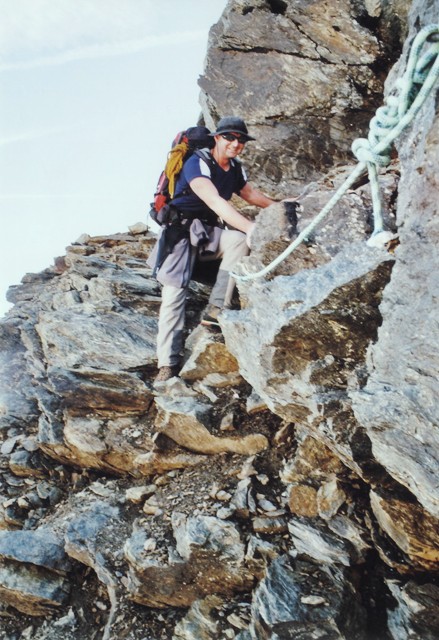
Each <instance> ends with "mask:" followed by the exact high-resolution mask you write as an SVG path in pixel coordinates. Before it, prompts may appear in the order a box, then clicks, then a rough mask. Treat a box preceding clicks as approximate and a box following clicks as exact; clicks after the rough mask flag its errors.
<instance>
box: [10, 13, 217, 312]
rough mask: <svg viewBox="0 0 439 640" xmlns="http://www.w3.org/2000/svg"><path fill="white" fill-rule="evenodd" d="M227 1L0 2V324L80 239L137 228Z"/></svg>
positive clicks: (194, 111) (189, 121) (191, 107)
mask: <svg viewBox="0 0 439 640" xmlns="http://www.w3.org/2000/svg"><path fill="white" fill-rule="evenodd" d="M226 4H227V0H161V2H157V0H0V221H1V229H0V317H2V316H3V315H4V314H5V312H6V311H7V310H8V309H10V308H11V306H12V305H11V304H10V303H8V302H7V301H6V297H5V296H6V290H7V289H8V287H9V286H10V285H15V284H19V283H20V281H21V279H22V277H23V276H24V275H25V274H26V273H38V272H40V271H42V270H43V269H45V268H47V267H49V266H51V265H52V264H53V259H54V258H55V257H56V256H62V255H65V248H66V247H67V246H68V245H69V244H71V243H72V242H74V241H75V240H77V239H78V238H79V237H80V236H81V235H82V234H84V233H87V234H89V235H91V236H95V235H107V234H113V233H123V232H126V231H127V230H128V227H129V226H131V225H133V224H135V223H136V222H146V221H147V213H148V210H149V203H150V202H151V200H152V196H153V193H154V189H155V186H156V183H157V179H158V176H159V174H160V171H161V170H162V168H163V165H164V163H165V161H166V154H167V151H168V149H169V147H170V144H171V142H172V140H173V138H174V136H175V134H176V133H177V132H178V131H180V130H182V129H185V128H187V127H189V126H193V125H195V124H196V123H197V119H198V117H199V115H200V113H201V107H200V105H199V94H200V89H199V87H198V85H197V80H198V78H199V76H200V75H201V74H202V73H203V68H204V59H205V55H206V51H207V38H208V32H209V29H210V27H211V26H212V25H213V24H215V23H216V22H217V21H218V19H219V18H220V16H221V14H222V11H223V10H224V8H225V6H226Z"/></svg>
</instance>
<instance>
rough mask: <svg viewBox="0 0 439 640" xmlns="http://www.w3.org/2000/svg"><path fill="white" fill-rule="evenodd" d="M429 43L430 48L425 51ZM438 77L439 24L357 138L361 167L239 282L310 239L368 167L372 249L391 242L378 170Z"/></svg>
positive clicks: (422, 37) (421, 39)
mask: <svg viewBox="0 0 439 640" xmlns="http://www.w3.org/2000/svg"><path fill="white" fill-rule="evenodd" d="M426 44H427V45H428V48H427V49H426V51H423V49H424V45H426ZM421 54H422V55H421ZM438 78H439V24H431V25H428V26H426V27H424V28H423V29H421V30H420V31H419V33H418V34H417V36H416V37H415V38H414V40H413V43H412V46H411V49H410V53H409V56H408V59H407V65H406V70H405V72H404V74H403V76H402V77H400V78H398V79H397V80H396V82H395V84H394V86H393V88H392V91H391V92H390V94H389V96H388V97H386V99H385V101H384V105H383V106H382V107H379V108H378V109H377V111H376V113H375V116H374V117H373V118H372V119H371V121H370V123H369V134H368V137H367V138H357V139H356V140H354V142H353V143H352V152H353V154H354V156H355V157H356V158H357V160H358V164H357V166H356V167H355V168H354V169H353V171H352V173H351V175H350V176H348V177H347V178H346V180H345V181H344V182H343V184H342V185H341V186H340V187H339V189H338V190H337V191H336V193H335V194H334V195H333V196H332V198H331V199H330V200H329V202H328V203H327V204H326V205H325V206H324V207H323V209H322V210H321V211H320V213H319V214H317V216H316V217H315V218H314V220H312V222H310V224H309V225H308V226H307V227H306V228H305V229H303V231H302V232H301V233H300V234H299V235H298V237H297V238H296V239H295V240H294V241H293V242H292V243H291V244H290V245H289V246H288V247H287V248H286V249H285V251H283V252H282V253H281V254H280V255H279V256H278V257H277V258H275V259H274V260H273V261H272V262H271V263H270V264H269V265H267V266H266V267H264V268H263V269H261V270H260V271H258V272H257V273H248V272H247V274H246V275H241V274H236V273H232V274H231V275H232V276H233V277H234V278H236V279H237V280H254V279H256V278H260V277H262V276H264V275H266V274H267V273H269V272H270V271H272V270H273V269H274V268H275V267H277V265H278V264H280V263H281V262H282V261H283V260H285V259H286V258H287V257H288V256H289V255H290V253H292V252H293V251H294V249H296V248H297V247H298V246H299V244H301V242H303V241H304V240H306V239H307V237H308V236H309V235H310V233H311V231H312V230H313V229H314V228H315V227H316V226H317V224H319V223H320V222H321V221H322V220H323V218H324V217H326V215H327V214H328V213H329V212H330V210H331V209H332V208H333V207H334V205H335V204H336V203H337V202H338V201H339V200H340V199H341V198H342V197H343V195H344V194H345V193H346V191H347V190H348V189H349V188H350V187H351V186H352V184H354V182H355V180H356V179H357V178H358V177H359V176H360V175H361V174H362V173H363V171H364V170H365V169H366V168H367V170H368V174H369V182H370V187H371V194H372V207H373V218H374V231H373V234H372V238H371V239H370V240H372V242H370V241H368V242H370V244H371V245H372V246H377V241H376V239H375V238H374V237H376V236H378V235H380V236H382V237H383V238H384V237H386V238H387V239H388V237H389V235H391V234H390V232H389V231H386V230H385V229H384V223H383V216H382V211H381V197H380V189H379V183H378V172H377V168H379V167H385V166H387V165H388V164H389V163H390V159H391V150H392V144H393V142H394V141H395V139H396V138H397V137H398V136H399V135H400V133H401V132H402V131H403V130H404V129H405V128H406V127H407V126H408V125H409V124H410V123H411V122H412V121H413V119H414V118H415V116H416V114H417V113H418V112H419V110H420V109H421V107H422V105H423V104H424V102H425V100H426V99H427V97H428V96H429V95H430V93H431V91H432V90H433V88H434V86H435V84H436V81H437V80H438ZM244 268H245V267H244Z"/></svg>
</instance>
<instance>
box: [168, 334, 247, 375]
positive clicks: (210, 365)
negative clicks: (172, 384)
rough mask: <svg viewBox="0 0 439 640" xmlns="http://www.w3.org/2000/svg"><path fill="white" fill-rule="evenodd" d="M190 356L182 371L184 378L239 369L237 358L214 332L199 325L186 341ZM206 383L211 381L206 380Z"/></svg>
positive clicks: (229, 372)
mask: <svg viewBox="0 0 439 640" xmlns="http://www.w3.org/2000/svg"><path fill="white" fill-rule="evenodd" d="M185 348H186V350H187V351H188V352H189V357H188V358H187V360H186V361H185V363H184V366H183V368H182V369H181V371H180V374H179V375H180V377H181V378H183V380H188V381H191V382H193V381H195V380H200V379H202V378H205V377H206V376H208V375H209V374H210V375H211V374H231V373H236V372H237V371H238V364H237V362H236V359H235V358H234V357H233V356H232V355H231V354H230V353H229V352H228V351H227V349H226V347H225V346H224V344H223V342H222V341H221V340H220V339H219V338H218V337H216V336H215V335H214V334H213V333H211V332H210V331H208V330H206V329H205V328H204V327H202V326H199V327H197V328H196V329H194V331H193V332H192V334H191V335H190V336H189V338H188V339H187V341H186V346H185ZM206 384H209V382H207V381H206Z"/></svg>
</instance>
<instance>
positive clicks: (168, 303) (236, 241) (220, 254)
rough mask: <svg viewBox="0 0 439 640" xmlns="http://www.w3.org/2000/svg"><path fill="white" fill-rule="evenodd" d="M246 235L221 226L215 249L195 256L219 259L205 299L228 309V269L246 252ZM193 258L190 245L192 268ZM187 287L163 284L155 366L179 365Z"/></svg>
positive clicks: (232, 284) (231, 286)
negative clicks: (207, 296)
mask: <svg viewBox="0 0 439 640" xmlns="http://www.w3.org/2000/svg"><path fill="white" fill-rule="evenodd" d="M249 251H250V250H249V248H248V246H247V242H246V236H245V234H244V233H241V231H235V230H232V229H224V231H222V233H221V238H220V242H219V247H218V251H217V252H216V253H215V254H210V255H209V256H202V257H200V256H199V259H200V260H201V261H202V262H207V261H210V260H217V259H218V258H222V260H221V263H220V267H219V271H218V276H217V279H216V282H215V284H214V286H213V289H212V292H211V294H210V298H209V302H210V304H213V305H215V306H217V307H222V308H230V306H231V304H232V297H233V292H234V289H235V281H234V280H233V278H230V276H229V272H230V271H231V270H232V269H233V267H234V266H235V265H236V264H237V263H238V262H239V261H240V260H241V258H243V257H244V256H247V255H248V254H249ZM196 257H197V249H196V247H193V253H192V257H191V263H192V268H193V265H194V263H195V259H196ZM186 294H187V287H184V288H179V287H173V286H171V285H166V284H165V285H163V288H162V303H161V306H160V314H159V326H158V334H157V359H158V367H159V368H160V367H165V366H170V367H174V366H176V365H179V364H180V361H181V352H182V349H183V331H184V324H185V310H186Z"/></svg>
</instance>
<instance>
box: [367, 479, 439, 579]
mask: <svg viewBox="0 0 439 640" xmlns="http://www.w3.org/2000/svg"><path fill="white" fill-rule="evenodd" d="M370 503H371V506H372V510H373V513H374V515H375V517H376V519H377V521H378V524H379V525H380V527H381V528H382V529H383V531H384V532H385V533H386V534H387V535H388V536H389V538H390V540H392V541H393V542H394V543H395V544H396V545H397V546H398V547H399V548H400V549H401V551H402V552H403V553H404V554H405V555H406V556H407V557H408V558H409V560H410V562H411V563H412V565H413V566H414V567H417V568H418V569H420V570H424V571H425V570H427V571H428V570H429V571H437V569H438V566H439V530H438V526H437V524H438V523H437V520H436V518H434V517H433V516H431V515H430V514H429V513H427V512H426V511H425V510H424V509H422V507H420V506H419V505H418V504H416V503H412V502H407V501H405V500H398V499H397V498H393V497H385V496H380V495H379V494H378V493H377V492H375V491H371V493H370ZM383 556H384V558H385V557H386V555H385V552H384V554H383Z"/></svg>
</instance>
